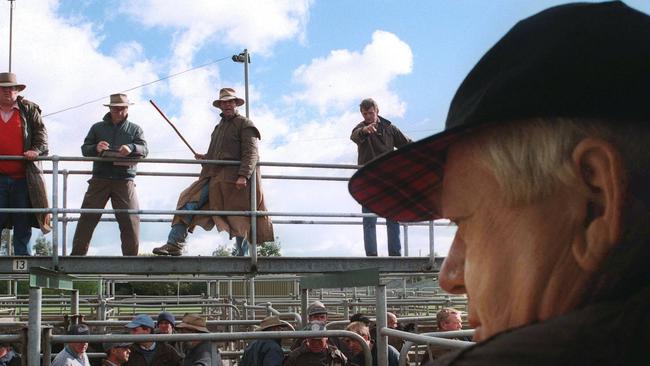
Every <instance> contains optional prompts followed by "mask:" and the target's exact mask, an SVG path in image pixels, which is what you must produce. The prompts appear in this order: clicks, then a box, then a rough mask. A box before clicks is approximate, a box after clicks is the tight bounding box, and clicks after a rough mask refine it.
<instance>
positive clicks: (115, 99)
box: [104, 94, 133, 107]
mask: <svg viewBox="0 0 650 366" xmlns="http://www.w3.org/2000/svg"><path fill="white" fill-rule="evenodd" d="M130 105H133V103H131V102H129V97H128V96H127V95H126V94H111V96H110V99H109V102H108V104H104V106H106V107H128V106H130Z"/></svg>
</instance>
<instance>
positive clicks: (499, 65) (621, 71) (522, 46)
mask: <svg viewBox="0 0 650 366" xmlns="http://www.w3.org/2000/svg"><path fill="white" fill-rule="evenodd" d="M649 90H650V16H648V15H646V14H644V13H641V12H639V11H637V10H634V9H632V8H630V7H628V6H626V5H625V4H623V3H622V2H620V1H612V2H604V3H573V4H566V5H561V6H557V7H553V8H550V9H547V10H544V11H542V12H540V13H538V14H536V15H533V16H531V17H529V18H527V19H524V20H522V21H520V22H519V23H517V24H516V25H515V26H514V27H513V28H512V29H511V30H510V31H509V32H508V33H507V34H506V35H505V36H504V37H503V38H501V40H499V42H497V43H496V44H495V45H494V46H493V47H492V48H491V49H490V50H489V51H488V52H487V53H486V54H485V55H484V56H483V57H482V58H481V60H480V61H479V62H478V63H477V64H476V65H475V66H474V68H473V69H472V70H471V71H470V73H469V74H468V75H467V77H466V78H465V80H464V81H463V83H462V84H461V85H460V87H459V88H458V91H457V92H456V95H455V96H454V98H453V100H452V102H451V105H450V108H449V113H448V115H447V121H446V124H445V130H444V131H443V132H441V133H438V134H436V135H433V136H430V137H427V138H425V139H423V140H420V141H417V142H414V143H412V144H409V145H406V146H404V147H402V148H400V149H399V150H397V151H395V152H391V153H389V154H386V155H383V156H381V157H379V158H378V159H376V160H374V161H372V162H371V163H369V164H368V165H366V166H365V167H363V168H361V169H360V170H359V171H358V172H357V173H356V174H355V175H354V176H353V177H352V178H351V179H350V182H349V186H348V188H349V190H350V193H351V194H352V196H353V197H354V198H355V199H356V200H357V201H359V203H361V204H362V205H364V206H365V207H367V208H368V209H370V210H371V211H372V212H374V213H376V214H378V215H379V216H382V217H387V218H390V219H393V220H397V221H422V220H431V219H435V218H439V213H438V212H437V210H436V207H437V204H436V202H435V199H434V195H433V193H434V192H435V191H437V190H438V189H439V187H440V183H441V181H442V177H443V174H444V162H445V155H446V151H447V148H448V147H449V146H450V145H451V144H452V143H454V142H455V141H457V139H458V138H459V137H462V136H464V135H466V134H467V133H469V132H471V131H474V130H477V129H484V128H490V126H494V125H497V124H502V123H506V122H513V121H523V120H526V119H530V118H538V117H541V118H545V117H546V118H553V117H567V118H596V119H602V120H606V121H612V122H615V121H641V122H646V123H647V122H650V92H649Z"/></svg>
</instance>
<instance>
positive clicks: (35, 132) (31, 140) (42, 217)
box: [8, 96, 52, 234]
mask: <svg viewBox="0 0 650 366" xmlns="http://www.w3.org/2000/svg"><path fill="white" fill-rule="evenodd" d="M16 102H17V104H18V109H19V110H20V118H21V120H22V125H23V150H25V151H27V150H34V151H36V152H37V153H38V154H39V156H45V155H47V154H48V147H47V130H46V129H45V125H44V124H43V119H42V118H41V109H40V108H39V106H38V105H37V104H35V103H32V102H30V101H28V100H26V99H24V98H23V97H22V96H19V97H18V99H17V101H16ZM25 178H26V179H27V190H28V192H29V201H30V203H31V207H32V208H48V207H50V203H49V201H48V198H47V190H46V188H45V178H44V177H43V171H42V169H41V162H40V161H27V160H25ZM50 218H51V214H46V213H38V214H34V215H33V220H32V226H33V227H37V228H40V229H41V231H42V232H43V234H47V233H49V232H50V231H51V230H52V227H51V226H50ZM8 224H9V225H11V224H10V223H8Z"/></svg>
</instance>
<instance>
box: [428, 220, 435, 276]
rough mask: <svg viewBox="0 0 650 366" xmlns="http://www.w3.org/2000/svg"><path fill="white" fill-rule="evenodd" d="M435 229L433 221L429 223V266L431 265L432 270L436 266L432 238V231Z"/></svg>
mask: <svg viewBox="0 0 650 366" xmlns="http://www.w3.org/2000/svg"><path fill="white" fill-rule="evenodd" d="M434 229H435V226H434V224H433V220H431V221H429V264H430V265H431V268H434V266H435V265H436V250H435V249H436V248H435V245H434V236H433V234H434V233H433V230H434Z"/></svg>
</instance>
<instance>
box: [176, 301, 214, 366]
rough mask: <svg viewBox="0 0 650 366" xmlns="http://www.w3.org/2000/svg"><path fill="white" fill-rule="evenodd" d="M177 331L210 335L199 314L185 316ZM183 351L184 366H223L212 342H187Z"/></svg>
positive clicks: (184, 343)
mask: <svg viewBox="0 0 650 366" xmlns="http://www.w3.org/2000/svg"><path fill="white" fill-rule="evenodd" d="M176 330H177V331H178V333H210V331H209V330H208V328H207V327H206V321H205V319H204V318H203V317H201V316H200V315H198V314H185V316H183V321H182V322H181V323H180V324H178V326H176ZM183 350H185V358H184V359H183V366H223V362H222V361H221V355H220V354H219V350H218V349H217V347H216V345H215V344H214V343H212V342H210V341H200V340H195V341H185V342H183Z"/></svg>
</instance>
